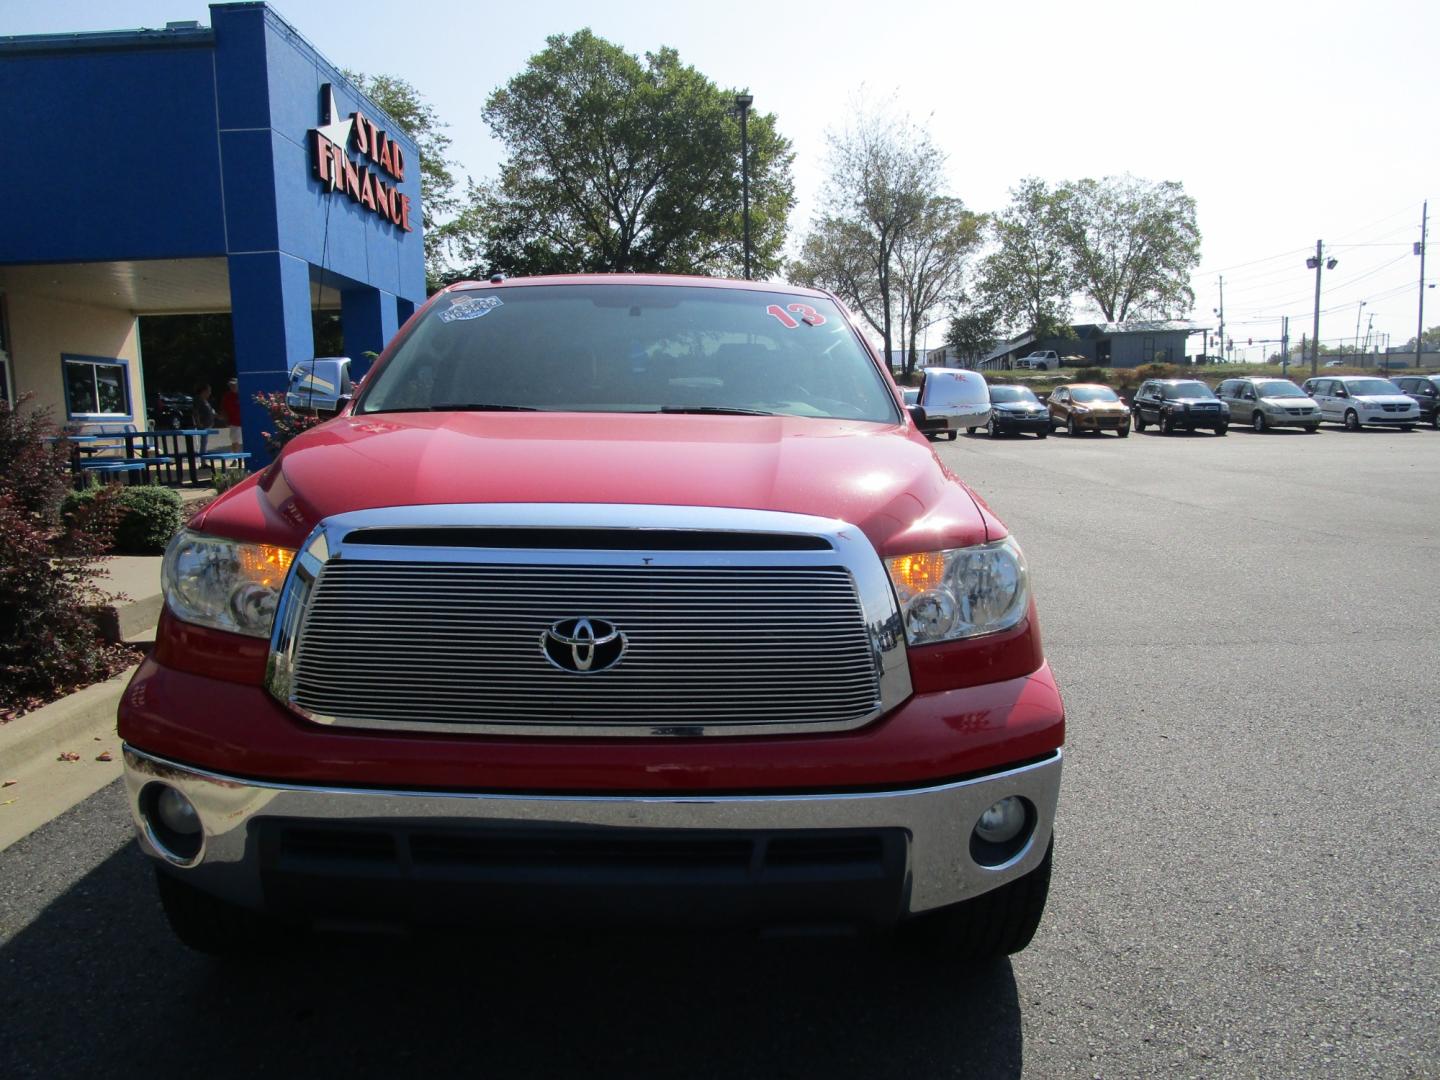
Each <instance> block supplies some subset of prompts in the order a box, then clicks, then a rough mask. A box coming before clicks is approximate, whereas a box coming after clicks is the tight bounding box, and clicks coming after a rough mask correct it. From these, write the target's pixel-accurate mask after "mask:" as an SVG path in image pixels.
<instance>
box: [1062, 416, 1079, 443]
mask: <svg viewBox="0 0 1440 1080" xmlns="http://www.w3.org/2000/svg"><path fill="white" fill-rule="evenodd" d="M1065 434H1066V435H1069V436H1070V438H1072V439H1073V438H1075V437H1076V436H1077V435H1079V434H1080V429H1079V428H1078V427H1076V426H1075V417H1073V416H1072V417H1070V418H1069V419H1067V420H1066V421H1065Z"/></svg>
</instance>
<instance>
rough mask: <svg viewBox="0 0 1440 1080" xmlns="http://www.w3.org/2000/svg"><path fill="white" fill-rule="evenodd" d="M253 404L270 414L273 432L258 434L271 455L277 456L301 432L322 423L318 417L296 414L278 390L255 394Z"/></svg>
mask: <svg viewBox="0 0 1440 1080" xmlns="http://www.w3.org/2000/svg"><path fill="white" fill-rule="evenodd" d="M255 402H256V404H258V405H259V406H260V407H261V408H263V409H264V410H265V411H266V412H267V413H269V414H270V426H271V427H272V428H274V430H273V431H262V432H261V433H260V434H261V436H262V437H263V438H264V439H265V446H266V448H267V449H268V450H269V451H270V453H272V454H278V453H279V452H280V448H281V447H282V446H284V445H285V444H286V443H288V442H289V441H290V440H291V439H293V438H295V436H296V435H299V434H300V433H301V432H302V431H308V430H310V429H311V428H312V427H314V426H315V425H316V424H319V423H322V422H323V421H322V420H321V419H320V417H318V416H307V415H305V414H304V413H297V412H296V411H295V410H294V409H292V408H290V406H289V405H287V404H285V394H284V393H283V392H281V391H278V390H277V391H275V392H273V393H267V394H256V395H255Z"/></svg>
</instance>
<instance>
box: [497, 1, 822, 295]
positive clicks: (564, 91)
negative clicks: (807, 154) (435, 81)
mask: <svg viewBox="0 0 1440 1080" xmlns="http://www.w3.org/2000/svg"><path fill="white" fill-rule="evenodd" d="M484 117H485V120H486V122H487V123H488V124H489V125H490V127H491V129H492V131H493V132H494V133H495V135H496V137H497V138H498V139H500V141H501V142H503V143H504V144H505V146H506V149H507V151H508V153H509V157H508V158H507V159H506V161H505V162H504V164H503V165H502V166H501V170H500V176H499V179H498V181H497V182H496V183H495V184H493V185H490V186H489V187H487V188H485V189H483V191H481V192H480V194H481V196H482V199H481V209H480V211H479V215H478V216H479V217H480V218H482V219H483V220H484V221H485V224H486V227H487V229H488V242H487V243H486V244H485V245H484V251H485V256H486V259H487V261H488V263H489V266H488V269H492V270H505V271H510V272H520V273H553V272H574V271H661V272H670V273H729V274H735V275H737V276H738V273H739V271H740V268H741V267H742V266H743V263H744V251H743V225H742V214H741V175H740V149H741V147H740V125H739V118H738V116H737V114H736V112H735V93H734V92H733V91H731V90H721V89H720V88H719V87H717V86H716V85H715V84H714V83H713V82H711V81H710V80H709V79H708V78H706V77H705V76H704V75H702V74H700V72H698V71H696V70H695V69H694V68H693V67H688V66H686V65H684V64H682V63H681V62H680V58H679V55H678V54H677V53H676V52H675V50H674V49H669V48H662V49H660V50H659V51H658V52H653V53H646V54H645V56H644V58H643V60H642V58H640V57H638V56H635V55H633V54H631V53H628V52H626V51H625V50H624V49H622V48H621V47H620V46H618V45H615V44H613V43H611V42H609V41H606V40H605V39H604V38H601V37H598V36H596V35H595V34H593V33H592V32H591V31H589V30H588V29H587V30H581V31H579V32H577V33H575V34H571V35H569V36H566V35H564V34H557V35H555V36H553V37H550V38H547V39H546V47H545V49H544V50H543V51H541V52H539V53H537V54H536V55H534V56H532V57H531V58H530V61H529V63H528V64H527V65H526V67H525V70H524V71H522V72H521V73H520V74H519V75H516V76H515V77H514V78H513V79H511V80H510V82H509V83H507V84H506V85H505V86H503V87H501V88H500V89H499V90H496V91H495V92H494V93H493V94H491V95H490V98H489V100H488V101H487V102H486V105H485V109H484ZM748 135H749V165H750V222H751V238H752V250H753V253H754V265H755V268H756V272H757V274H758V276H761V277H763V276H765V275H767V274H770V273H772V272H774V271H775V270H776V269H778V266H779V254H780V249H781V247H782V246H783V244H784V242H785V228H786V220H787V217H788V215H789V212H790V209H791V207H792V206H793V205H794V185H793V182H792V180H791V176H790V165H791V161H792V159H793V155H792V154H791V152H790V143H789V141H788V140H786V139H785V138H783V137H782V136H781V135H780V134H779V132H778V131H777V129H776V123H775V117H774V116H773V115H772V114H768V113H751V114H750V116H749V121H748Z"/></svg>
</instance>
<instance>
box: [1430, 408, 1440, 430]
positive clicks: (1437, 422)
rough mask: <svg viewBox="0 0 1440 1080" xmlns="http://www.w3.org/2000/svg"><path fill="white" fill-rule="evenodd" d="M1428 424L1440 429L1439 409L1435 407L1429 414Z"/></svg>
mask: <svg viewBox="0 0 1440 1080" xmlns="http://www.w3.org/2000/svg"><path fill="white" fill-rule="evenodd" d="M1430 426H1431V427H1433V428H1434V429H1435V430H1436V431H1440V409H1436V410H1435V412H1434V413H1433V414H1432V415H1431V417H1430Z"/></svg>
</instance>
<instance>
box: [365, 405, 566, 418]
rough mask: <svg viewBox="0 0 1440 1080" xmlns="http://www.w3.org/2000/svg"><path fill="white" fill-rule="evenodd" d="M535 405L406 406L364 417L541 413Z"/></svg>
mask: <svg viewBox="0 0 1440 1080" xmlns="http://www.w3.org/2000/svg"><path fill="white" fill-rule="evenodd" d="M539 411H540V410H539V409H537V408H535V406H533V405H496V404H493V403H491V402H483V401H475V402H465V403H463V404H462V403H459V402H451V403H447V404H445V405H406V406H404V407H403V408H399V409H367V410H366V411H365V412H364V413H362V414H361V415H362V416H369V415H371V414H372V413H391V412H539Z"/></svg>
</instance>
